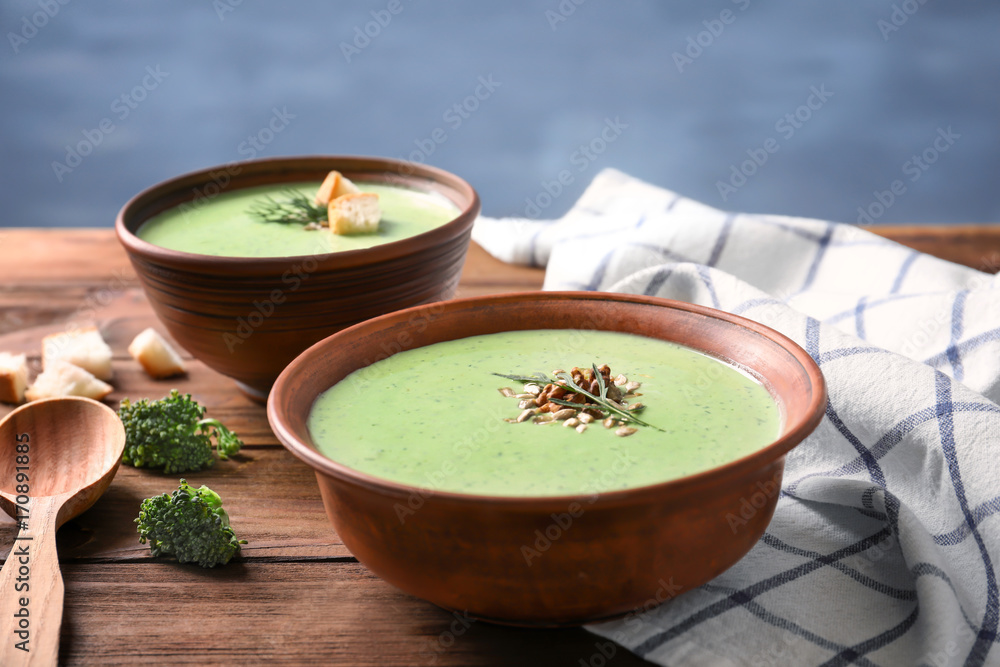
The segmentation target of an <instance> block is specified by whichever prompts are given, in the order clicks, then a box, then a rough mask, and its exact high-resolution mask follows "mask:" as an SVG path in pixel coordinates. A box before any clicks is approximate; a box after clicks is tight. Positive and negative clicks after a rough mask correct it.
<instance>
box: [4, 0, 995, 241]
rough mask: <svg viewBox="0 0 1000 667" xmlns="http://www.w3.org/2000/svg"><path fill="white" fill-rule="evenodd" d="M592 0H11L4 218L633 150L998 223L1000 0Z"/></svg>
mask: <svg viewBox="0 0 1000 667" xmlns="http://www.w3.org/2000/svg"><path fill="white" fill-rule="evenodd" d="M580 1H581V0H575V1H574V0H561V1H560V0H548V1H538V2H529V1H526V0H511V1H508V2H504V3H484V2H477V3H473V2H457V1H438V2H430V1H428V0H423V1H419V0H378V1H375V2H355V3H350V5H349V6H348V4H347V3H343V2H337V3H334V2H320V1H319V0H308V1H306V0H301V1H297V2H294V3H292V2H289V3H277V2H271V3H264V2H259V1H257V2H255V1H253V0H242V1H241V0H215V1H214V2H213V1H212V0H200V1H197V2H194V1H187V2H171V3H157V4H154V3H137V2H126V1H124V0H87V1H86V2H84V0H68V2H67V1H66V0H63V2H66V4H60V2H59V0H16V1H12V0H8V1H6V2H4V3H3V5H2V9H0V29H2V32H3V35H4V39H3V42H2V43H0V100H2V101H0V109H2V114H3V116H2V120H3V123H2V124H0V155H2V165H0V170H2V173H0V211H2V212H3V213H2V216H0V224H2V225H5V226H21V225H38V226H65V225H80V226H109V225H111V224H112V223H113V219H114V215H115V213H116V212H117V210H118V208H120V206H121V205H122V204H123V203H124V202H125V201H126V200H127V199H128V198H129V197H130V196H131V195H133V194H134V193H136V192H137V191H138V190H140V189H142V188H145V187H147V186H149V185H151V184H153V183H155V182H157V181H160V180H162V179H165V178H169V177H171V176H175V175H178V174H180V173H182V172H185V171H189V170H192V169H197V168H201V167H208V166H212V165H216V164H222V163H227V162H230V161H233V160H238V159H245V158H247V157H251V156H253V155H257V156H262V157H263V156H278V155H295V154H317V153H357V154H374V155H385V156H391V157H403V158H413V159H419V160H425V161H427V162H429V163H431V164H434V165H437V166H440V167H443V168H445V169H449V170H452V171H455V172H457V173H459V174H461V175H463V176H464V177H466V178H467V179H468V180H470V181H471V182H472V183H473V185H475V186H476V187H477V188H478V189H479V191H480V194H481V196H482V199H483V210H484V213H485V214H488V215H493V216H501V215H523V214H525V212H526V211H527V212H528V213H529V214H533V215H536V216H537V215H539V214H541V216H542V217H549V216H557V215H560V214H561V213H563V212H564V211H565V210H566V209H567V208H569V206H570V205H571V204H572V202H573V201H574V200H575V199H576V197H577V196H578V195H579V193H580V192H581V191H582V190H583V188H584V187H585V185H586V184H587V183H588V182H589V181H590V179H591V178H592V177H593V176H594V175H595V174H596V173H597V172H598V171H599V170H600V169H601V168H603V167H609V166H611V167H617V168H619V169H622V170H624V171H627V172H629V173H632V174H634V175H636V176H639V177H641V178H644V179H646V180H649V181H651V182H654V183H657V184H659V185H663V186H665V187H668V188H671V189H674V190H677V191H679V192H681V193H683V194H686V195H688V196H691V197H695V198H698V199H701V200H703V201H705V202H706V203H709V204H711V205H714V206H718V207H721V208H727V209H738V210H748V211H756V212H773V213H786V214H794V215H805V216H814V217H821V218H828V219H834V220H842V221H852V222H853V221H856V220H857V219H858V217H859V212H858V208H859V207H861V208H862V209H863V210H864V209H868V210H870V211H873V212H874V213H878V212H879V208H878V207H874V208H872V206H871V205H872V203H873V202H876V201H877V197H876V195H875V193H876V192H882V191H885V190H888V189H890V187H891V185H892V183H893V181H900V182H901V184H902V185H903V187H904V188H905V191H903V192H902V194H899V195H898V196H895V197H894V201H893V203H892V205H891V206H888V207H887V208H886V209H885V210H884V211H882V212H881V215H880V216H876V217H874V218H873V219H874V220H875V221H878V222H990V221H993V222H995V221H1000V188H998V187H997V177H998V175H1000V122H998V120H1000V113H998V112H1000V85H998V84H1000V70H998V68H1000V39H998V36H1000V30H998V28H1000V5H998V4H997V3H990V2H974V1H971V0H969V1H965V0H953V1H951V2H943V1H941V0H926V2H925V3H924V4H921V2H920V0H906V1H905V2H904V1H901V0H897V1H894V2H887V1H885V0H875V1H874V2H868V3H821V2H817V1H811V2H803V1H802V0H774V1H772V2H767V3H765V2H762V1H760V0H712V1H709V2H670V3H666V2H609V1H608V0H586V1H583V2H582V4H579V5H578V4H576V3H577V2H580ZM390 10H396V12H397V13H395V14H393V13H392V12H391V11H390ZM373 12H374V14H373ZM38 26H40V27H38ZM366 31H367V33H368V34H365V33H366ZM483 81H486V82H489V85H484V84H483V83H482V82H483ZM477 90H478V93H479V97H478V98H477V97H476V93H477ZM817 91H818V92H819V93H820V94H819V95H817ZM470 96H471V97H470ZM810 104H811V106H812V108H810ZM456 105H458V108H457V109H456ZM276 114H277V116H278V117H280V118H282V120H280V121H275V120H272V119H273V118H275V117H276ZM616 120H617V128H618V129H617V130H616V134H614V141H611V142H606V143H604V144H603V147H602V142H600V141H596V139H597V138H598V137H600V136H601V133H602V131H603V130H604V128H605V127H607V126H608V123H609V122H611V123H615V122H616ZM271 124H273V125H272V126H273V127H279V126H280V128H281V129H280V131H279V132H274V131H273V130H271V131H270V132H268V131H265V128H268V129H270V128H269V125H271ZM949 128H950V129H949ZM435 130H439V131H438V132H437V133H436V134H435ZM612 134H613V133H610V132H606V136H612ZM942 136H948V137H949V139H947V140H946V139H941V140H939V141H938V142H937V147H935V143H934V142H935V140H936V139H937V138H938V137H942ZM433 137H436V138H437V139H438V140H439V141H437V142H436V141H434V138H433ZM442 137H443V138H444V139H443V141H440V140H441V138H442ZM265 140H266V141H265ZM769 140H770V143H767V142H769ZM765 145H766V146H769V147H770V148H772V149H775V150H774V151H773V152H769V153H768V152H766V151H764V153H763V154H762V153H761V151H762V150H763V149H764V147H765ZM582 146H591V148H592V149H593V150H591V151H590V152H589V153H588V152H586V151H581V147H582ZM945 146H947V147H946V149H944V147H945ZM775 147H776V148H775ZM598 148H600V149H602V150H601V151H600V152H597V150H596V149H598ZM748 151H749V152H748ZM84 152H86V153H88V154H86V155H83V153H84ZM74 153H75V154H78V155H77V157H74ZM765 155H766V157H767V160H766V162H763V164H759V165H753V164H749V163H748V164H744V162H745V161H746V160H748V159H752V158H753V156H757V158H758V160H757V161H758V162H761V161H762V159H761V158H763V157H764V156H765ZM914 156H917V157H918V158H920V159H921V160H924V159H927V160H930V158H933V163H932V164H930V163H924V164H923V166H921V165H919V164H917V163H916V162H914V161H913V157H914ZM564 169H569V170H570V171H571V173H572V174H573V182H572V183H571V184H570V185H569V186H568V187H566V188H565V190H564V192H562V193H561V194H560V195H559V196H557V197H556V198H555V200H554V202H552V203H551V204H550V205H549V206H548V207H546V208H545V209H544V210H538V211H536V210H533V209H532V208H531V207H530V205H529V202H531V201H532V200H536V201H537V200H538V195H539V194H540V193H541V192H543V191H544V183H545V182H549V181H552V180H554V179H555V178H556V177H557V175H558V174H559V172H560V171H562V170H564ZM734 169H735V170H736V171H737V172H739V171H740V170H741V169H742V171H743V172H744V175H745V173H747V172H752V175H750V176H746V177H745V182H744V181H742V180H741V178H740V176H734ZM720 184H726V185H725V186H723V185H720ZM727 186H728V187H727ZM897 191H898V188H897ZM541 201H542V202H543V203H544V202H545V201H547V200H546V199H545V198H544V197H543V198H542V199H541Z"/></svg>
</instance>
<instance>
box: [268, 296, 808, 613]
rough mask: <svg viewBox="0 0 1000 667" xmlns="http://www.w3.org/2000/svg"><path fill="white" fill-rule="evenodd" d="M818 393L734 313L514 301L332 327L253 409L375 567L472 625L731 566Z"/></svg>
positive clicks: (679, 586)
mask: <svg viewBox="0 0 1000 667" xmlns="http://www.w3.org/2000/svg"><path fill="white" fill-rule="evenodd" d="M825 396H826V393H825V387H824V384H823V379H822V375H821V373H820V371H819V368H818V367H817V366H816V364H815V362H814V361H813V360H812V359H811V357H809V355H808V354H807V353H806V352H804V351H803V350H802V349H801V348H799V347H798V346H797V345H795V343H793V342H792V341H790V340H789V339H787V338H785V337H784V336H782V335H781V334H779V333H777V332H775V331H773V330H771V329H768V328H767V327H764V326H762V325H760V324H757V323H754V322H751V321H749V320H745V319H743V318H740V317H736V316H733V315H729V314H726V313H722V312H720V311H715V310H712V309H710V308H704V307H701V306H694V305H691V304H684V303H680V302H675V301H668V300H664V299H656V298H652V297H643V296H631V295H621V294H602V293H530V294H513V295H504V296H495V297H483V298H477V299H462V300H457V301H448V302H443V303H439V304H431V305H427V306H421V307H418V308H413V309H408V310H405V311H401V312H398V313H393V314H390V315H386V316H383V317H379V318H376V319H374V320H371V321H368V322H364V323H361V324H358V325H356V326H353V327H351V328H350V329H346V330H344V331H342V332H340V333H338V334H336V335H334V336H331V337H330V338H327V339H326V340H324V341H321V342H320V343H318V344H317V345H315V346H313V347H311V348H310V349H309V350H307V351H306V352H305V353H303V354H302V355H301V356H299V357H298V358H297V359H296V360H295V361H294V362H293V363H292V364H291V365H289V367H288V368H287V369H286V370H285V371H284V372H283V373H282V374H281V376H280V377H279V379H278V381H277V382H276V383H275V387H274V390H273V392H272V395H271V397H270V399H269V402H268V418H269V421H270V423H271V426H272V429H273V430H274V432H275V434H276V435H277V436H278V438H279V440H281V442H282V443H283V444H284V445H285V447H286V448H288V449H289V451H291V452H292V454H294V455H295V456H297V457H299V458H300V459H302V460H303V461H305V462H306V463H308V464H309V465H310V466H312V467H313V468H314V469H315V471H316V476H317V480H318V482H319V487H320V492H321V494H322V496H323V500H324V504H325V506H326V510H327V513H328V515H329V517H330V519H331V521H332V523H333V525H334V527H335V529H336V530H337V533H338V535H339V536H340V537H341V539H342V540H343V542H344V544H345V545H346V546H347V547H348V548H349V549H350V550H351V552H352V553H354V555H356V556H357V557H358V559H359V560H360V561H361V562H362V563H364V564H365V565H366V566H367V567H369V568H370V569H371V570H372V571H373V572H374V573H375V574H378V575H379V576H381V577H383V578H384V579H386V580H387V581H389V582H391V583H393V584H395V585H397V586H398V587H399V588H401V589H403V590H405V591H408V592H410V593H412V594H414V595H417V596H420V597H423V598H425V599H427V600H430V601H431V602H434V603H436V604H438V605H440V606H442V607H445V608H448V609H453V610H457V611H460V612H463V613H468V614H470V615H472V616H476V617H478V618H483V619H488V620H492V621H497V622H501V623H513V624H522V625H573V624H579V623H585V622H591V621H597V620H600V619H605V618H611V617H615V616H620V615H623V614H627V613H629V612H630V611H632V610H634V609H637V608H644V607H646V606H648V605H649V604H654V605H655V604H657V603H659V602H662V601H663V600H665V599H669V598H670V597H673V596H674V595H676V594H677V593H678V592H679V591H689V590H691V589H693V588H695V587H697V586H699V585H701V584H703V583H705V582H706V581H708V580H710V579H711V578H713V577H715V576H717V575H718V574H720V573H721V572H723V571H724V570H725V569H727V568H728V567H730V566H731V565H733V564H734V563H735V562H736V561H737V560H738V559H739V558H740V557H742V556H743V555H744V554H745V553H746V552H747V551H748V550H749V549H750V548H751V547H752V546H753V545H754V543H755V542H756V541H757V540H758V539H759V538H760V536H761V535H762V534H763V532H764V529H765V528H766V526H767V524H768V522H769V521H770V518H771V515H772V513H773V510H774V507H775V504H776V503H777V499H778V494H779V491H780V488H781V479H782V472H783V470H784V456H785V454H786V453H787V452H788V451H789V450H790V449H791V448H792V447H794V446H795V445H797V444H798V443H799V442H801V440H802V439H803V438H805V437H806V435H808V434H809V433H810V432H811V431H812V429H813V428H815V426H816V425H817V424H818V422H819V420H820V419H821V418H822V416H823V413H824V407H825V402H826V400H825ZM747 508H750V509H749V511H748V510H747Z"/></svg>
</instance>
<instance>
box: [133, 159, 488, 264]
mask: <svg viewBox="0 0 1000 667" xmlns="http://www.w3.org/2000/svg"><path fill="white" fill-rule="evenodd" d="M232 169H240V172H239V174H237V175H233V176H232V177H231V178H232V180H231V182H230V183H229V184H227V185H226V186H225V187H224V188H222V192H234V191H236V190H240V189H244V188H248V187H256V186H258V185H267V184H268V181H266V180H262V181H260V182H250V183H247V184H246V185H242V186H238V185H237V184H238V183H240V182H241V181H242V182H246V181H248V180H252V179H253V178H254V177H257V176H266V175H268V174H272V175H273V174H284V173H296V172H303V173H304V172H307V171H312V170H315V173H316V174H317V175H316V177H315V178H313V177H304V178H301V179H294V178H293V179H286V180H285V181H282V180H273V181H270V182H271V183H280V182H295V181H296V180H299V181H301V180H317V181H321V180H322V179H323V177H324V176H325V175H326V173H327V172H329V171H330V170H332V169H337V170H338V171H343V172H344V173H345V174H348V175H349V174H351V173H365V174H370V175H375V174H381V175H383V176H384V178H376V179H374V182H377V183H387V184H394V185H400V186H402V187H408V186H409V187H412V185H409V184H413V183H418V182H426V183H430V184H434V185H437V186H438V187H437V188H429V189H428V190H425V191H431V192H438V193H440V194H442V195H443V196H445V197H447V198H448V199H449V201H451V202H452V203H453V204H455V206H456V207H458V208H459V211H458V213H456V215H455V217H454V219H452V220H450V221H448V222H446V223H444V224H443V225H440V226H438V227H435V228H433V229H429V230H427V231H425V232H421V233H420V234H415V235H414V236H409V237H407V238H403V239H399V240H397V241H391V242H389V243H382V244H379V245H375V246H372V247H370V248H359V249H355V250H343V251H339V252H321V253H313V254H306V255H276V256H273V257H243V256H239V257H232V256H223V255H204V254H200V253H193V252H185V251H182V250H171V249H169V248H164V247H162V246H158V245H155V244H153V243H150V242H148V241H143V240H142V239H140V238H139V237H138V236H137V235H136V233H135V231H133V229H132V228H135V230H138V228H139V227H140V226H141V225H142V223H144V222H146V221H147V220H149V219H150V218H152V217H153V216H155V215H157V214H158V213H162V212H163V211H166V210H169V209H171V208H176V207H177V206H180V205H182V204H184V203H188V202H191V201H196V200H197V197H196V196H194V195H195V193H194V189H195V188H197V187H200V186H204V185H207V184H209V183H212V182H214V178H213V175H214V174H218V173H219V172H222V171H226V170H232ZM324 169H325V171H323V170H324ZM359 180H364V179H359ZM417 189H419V188H417ZM442 190H453V191H455V192H457V193H458V194H459V195H460V198H461V199H465V200H467V202H468V203H467V204H466V205H465V206H464V207H462V206H461V205H460V203H459V202H457V201H455V199H454V198H452V197H449V196H448V195H447V194H444V193H443V192H442ZM181 193H188V194H190V195H191V197H186V196H180V195H181ZM213 198H214V196H213ZM164 201H167V202H169V203H168V204H166V205H161V204H162V203H163V202H164ZM480 206H481V203H480V200H479V194H478V192H477V191H476V189H475V188H473V187H472V185H471V184H470V183H469V182H468V181H466V180H465V179H463V178H462V177H461V176H458V175H456V174H453V173H452V172H449V171H446V170H444V169H441V168H438V167H433V166H431V165H427V164H419V163H413V162H407V161H404V160H397V159H394V158H386V157H378V156H367V155H299V156H282V157H270V158H257V159H253V160H245V161H238V162H230V163H226V164H220V165H215V166H212V167H206V168H203V169H196V170H194V171H190V172H187V173H184V174H181V175H179V176H175V177H173V178H169V179H166V180H163V181H160V182H158V183H155V184H153V185H151V186H149V187H147V188H145V189H143V190H142V191H140V192H139V193H137V194H135V195H133V196H132V198H130V199H129V200H128V201H127V202H125V204H124V205H123V206H122V208H121V209H120V210H119V211H118V214H117V216H116V217H115V234H116V235H117V236H118V240H119V242H120V243H121V244H122V246H123V247H124V248H125V250H126V251H127V252H128V254H129V255H136V256H139V257H143V258H144V259H148V260H151V261H153V262H155V263H157V264H161V265H167V266H171V267H178V268H183V269H187V270H196V271H201V272H204V273H209V274H224V275H233V276H241V277H250V278H255V277H258V278H259V277H262V276H266V275H272V274H277V275H280V274H281V273H283V272H284V271H285V270H287V268H288V264H289V262H296V261H302V260H308V259H312V260H315V261H317V262H319V264H320V266H321V267H323V268H328V269H333V270H338V269H348V268H354V267H358V266H364V265H366V264H374V263H378V262H384V261H390V260H395V259H399V258H403V257H406V256H408V255H413V254H416V253H419V252H421V251H424V250H427V249H429V248H432V247H434V246H436V245H439V244H440V243H443V242H446V241H447V240H449V239H452V238H454V237H455V236H458V235H459V234H461V233H462V232H463V231H464V230H465V229H466V228H467V227H471V225H472V223H473V222H474V221H475V219H476V217H478V215H479V211H480ZM150 209H152V211H151V212H147V211H149V210H150ZM140 213H146V214H145V215H143V216H141V217H139V216H140Z"/></svg>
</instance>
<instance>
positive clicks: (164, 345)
mask: <svg viewBox="0 0 1000 667" xmlns="http://www.w3.org/2000/svg"><path fill="white" fill-rule="evenodd" d="M128 353H129V354H131V355H132V357H133V358H134V359H135V360H136V361H138V362H139V363H140V364H141V365H142V368H143V370H145V371H146V373H148V374H149V376H150V377H153V378H167V377H170V376H172V375H180V374H182V373H184V372H185V371H186V369H185V368H184V360H183V359H181V355H179V354H178V353H177V350H175V349H174V348H173V346H171V345H170V343H168V342H167V340H166V339H165V338H164V337H163V336H161V335H160V334H159V332H157V331H156V329H153V328H152V327H150V328H148V329H145V330H143V331H142V332H141V333H140V334H139V335H138V336H136V337H135V338H133V339H132V342H131V343H130V344H129V346H128Z"/></svg>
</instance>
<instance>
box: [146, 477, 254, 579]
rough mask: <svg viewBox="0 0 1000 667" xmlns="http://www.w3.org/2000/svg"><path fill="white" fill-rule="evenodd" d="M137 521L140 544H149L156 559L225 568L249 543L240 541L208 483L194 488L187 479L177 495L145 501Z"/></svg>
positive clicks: (220, 502)
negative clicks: (161, 558)
mask: <svg viewBox="0 0 1000 667" xmlns="http://www.w3.org/2000/svg"><path fill="white" fill-rule="evenodd" d="M135 522H136V523H137V524H139V526H138V531H139V542H141V543H142V544H146V542H147V541H148V542H149V550H150V552H151V553H152V554H153V555H154V556H175V557H176V558H177V561H178V562H180V563H198V565H201V566H202V567H215V566H216V565H225V564H226V563H228V562H229V559H230V558H232V557H233V556H235V555H236V554H238V553H239V552H240V545H243V544H246V543H247V541H246V540H237V539H236V534H235V533H234V532H233V529H232V528H231V527H230V526H229V515H228V514H226V510H224V509H222V498H220V497H219V494H217V493H216V492H215V491H212V490H211V489H210V488H208V487H207V486H205V485H204V484H202V486H201V488H200V489H195V488H192V487H191V486H190V485H188V483H187V480H183V479H182V480H181V484H180V486H179V487H178V489H177V490H176V491H174V493H173V495H169V496H168V495H167V494H165V493H164V494H162V495H159V496H153V497H152V498H146V499H145V500H143V501H142V505H141V506H140V507H139V518H137V519H136V520H135Z"/></svg>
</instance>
